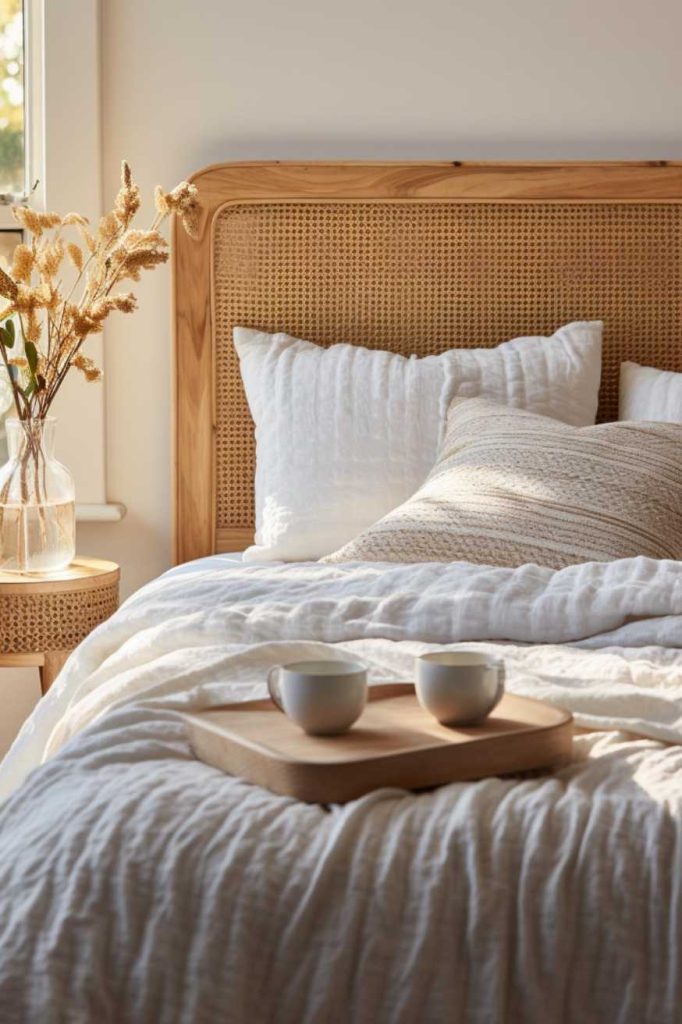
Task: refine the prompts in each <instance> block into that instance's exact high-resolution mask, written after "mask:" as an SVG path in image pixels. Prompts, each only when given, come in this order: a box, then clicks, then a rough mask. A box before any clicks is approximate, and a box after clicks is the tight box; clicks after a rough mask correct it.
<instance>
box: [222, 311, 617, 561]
mask: <svg viewBox="0 0 682 1024" xmlns="http://www.w3.org/2000/svg"><path fill="white" fill-rule="evenodd" d="M601 331H602V324H601V322H600V321H590V322H578V323H572V324H569V325H568V326H567V327H562V328H561V329H560V330H558V331H557V332H556V334H554V335H553V336H552V337H551V338H543V337H526V338H516V339H515V340H513V341H508V342H504V343H503V344H502V345H499V346H498V347H497V348H493V349H451V350H450V351H448V352H444V353H442V354H441V355H438V356H426V357H424V358H417V357H416V356H410V357H409V358H406V357H405V356H401V355H397V354H395V353H391V352H383V351H378V350H372V349H367V348H362V347H360V346H356V345H332V346H331V347H330V348H322V347H320V346H319V345H314V344H312V343H311V342H307V341H300V340H298V339H296V338H291V337H289V336H288V335H286V334H274V335H273V334H265V333H263V332H261V331H255V330H251V329H249V328H246V327H236V328H235V329H234V343H235V347H236V349H237V353H238V355H239V360H240V368H241V374H242V379H243V381H244V387H245V389H246V397H247V399H248V403H249V407H250V409H251V414H252V416H253V419H254V421H255V424H256V537H255V544H254V545H253V546H252V547H250V548H248V549H247V550H246V551H245V552H244V561H247V562H265V561H276V560H280V559H281V560H284V561H296V560H306V559H317V558H319V557H321V556H322V555H325V554H328V553H329V552H331V551H334V550H336V548H339V547H341V546H342V545H343V544H345V543H346V542H347V541H349V540H350V539H351V538H352V537H355V536H356V535H357V534H358V533H359V532H360V531H361V530H364V529H365V528H366V527H367V526H369V525H370V524H371V523H374V522H376V520H377V519H380V518H381V517H382V516H383V515H385V514H386V513H387V512H388V511H390V510H391V509H392V508H395V507H396V505H399V504H401V503H402V502H403V501H405V499H406V498H408V497H409V496H410V495H411V494H412V493H413V492H414V490H415V489H416V488H417V487H418V486H419V485H420V484H421V483H422V481H423V480H424V479H425V478H426V476H427V474H428V473H429V471H430V470H431V468H432V466H433V464H434V462H435V460H436V456H437V453H438V445H439V442H440V439H441V434H442V428H443V424H444V422H445V415H446V412H447V408H448V405H449V404H450V401H451V399H452V398H454V397H455V396H462V397H475V396H477V395H483V396H485V397H487V398H490V399H493V400H495V401H498V402H502V403H505V404H508V405H512V406H516V407H519V408H522V409H528V410H530V411H532V412H537V413H540V414H543V415H547V416H552V417H554V418H556V419H560V420H563V421H564V422H566V423H571V424H573V425H574V426H585V425H589V424H592V423H594V418H595V415H596V412H597V400H598V392H599V383H600V375H601Z"/></svg>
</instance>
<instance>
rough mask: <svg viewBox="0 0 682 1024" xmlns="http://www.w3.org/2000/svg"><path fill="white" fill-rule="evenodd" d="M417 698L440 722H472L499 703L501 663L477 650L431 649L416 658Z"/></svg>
mask: <svg viewBox="0 0 682 1024" xmlns="http://www.w3.org/2000/svg"><path fill="white" fill-rule="evenodd" d="M416 676H417V681H416V691H417V700H418V701H419V703H420V704H421V706H422V707H423V708H424V710H425V711H428V712H430V713H431V714H432V715H433V716H434V718H437V719H438V721H439V722H440V723H441V724H442V725H475V724H476V723H477V722H481V721H482V720H483V719H484V718H485V717H486V716H487V715H489V714H490V712H491V711H492V710H493V708H494V707H496V706H497V704H499V702H500V700H501V699H502V695H503V693H504V679H505V672H504V663H503V662H502V661H497V660H495V659H494V658H490V657H488V655H487V654H481V653H480V651H466V650H459V651H433V652H431V653H430V654H422V655H421V657H419V658H417V659H416Z"/></svg>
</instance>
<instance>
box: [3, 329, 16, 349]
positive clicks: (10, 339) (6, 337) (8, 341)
mask: <svg viewBox="0 0 682 1024" xmlns="http://www.w3.org/2000/svg"><path fill="white" fill-rule="evenodd" d="M0 341H1V342H2V343H3V345H4V346H5V348H12V346H13V345H14V336H13V335H12V334H10V333H9V331H8V330H6V328H4V327H0Z"/></svg>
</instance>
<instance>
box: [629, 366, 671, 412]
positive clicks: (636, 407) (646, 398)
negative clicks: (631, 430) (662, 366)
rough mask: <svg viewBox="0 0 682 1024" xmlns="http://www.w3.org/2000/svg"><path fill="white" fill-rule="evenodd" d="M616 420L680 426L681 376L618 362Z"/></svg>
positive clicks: (651, 367) (648, 367)
mask: <svg viewBox="0 0 682 1024" xmlns="http://www.w3.org/2000/svg"><path fill="white" fill-rule="evenodd" d="M618 419H619V420H649V421H654V422H658V423H682V373H673V372H672V371H671V370H656V369H655V368H654V367H653V366H640V365H639V364H638V363H621V364H620V387H619V391H618Z"/></svg>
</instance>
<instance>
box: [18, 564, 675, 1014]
mask: <svg viewBox="0 0 682 1024" xmlns="http://www.w3.org/2000/svg"><path fill="white" fill-rule="evenodd" d="M681 638H682V565H680V564H678V563H674V562H655V561H652V560H648V559H643V558H642V559H630V560H626V561H622V562H615V563H610V564H588V565H584V566H575V567H571V568H569V569H564V570H561V571H560V572H552V571H550V570H546V569H540V568H538V567H536V566H525V567H523V568H521V569H516V570H511V569H499V568H491V567H485V566H472V565H466V564H454V565H438V564H429V565H417V566H396V565H390V566H389V565H369V564H362V563H360V564H354V565H346V566H321V565H317V564H299V565H279V566H240V565H238V564H235V563H233V562H231V563H228V562H226V561H225V562H223V561H221V560H220V559H212V560H210V562H209V561H199V562H197V563H193V564H191V565H189V566H185V567H183V569H182V571H173V572H171V573H168V574H166V575H165V576H163V577H161V578H159V579H158V580H156V581H154V582H153V583H151V584H149V585H148V586H147V587H146V588H144V589H143V590H142V591H140V592H139V593H138V594H136V595H135V596H134V597H133V598H131V599H130V600H129V601H128V602H126V604H125V605H124V606H123V607H122V608H121V609H120V611H119V612H118V613H117V614H116V615H115V616H114V618H113V619H112V620H110V621H109V623H107V624H105V625H104V626H103V627H100V629H99V630H97V631H95V633H94V634H92V635H91V637H90V638H88V640H87V641H86V642H85V643H84V644H83V645H82V646H81V648H80V649H79V650H78V651H77V652H75V653H74V655H73V656H72V658H71V659H70V660H69V662H68V663H67V666H66V668H65V670H64V672H63V674H62V675H61V677H60V679H59V680H58V682H57V684H56V685H55V687H54V688H53V690H52V691H51V692H50V693H49V694H48V695H47V697H46V698H45V699H44V700H43V701H41V703H40V705H39V707H38V708H37V709H36V712H35V713H34V714H33V716H32V717H31V719H30V720H29V722H28V723H27V725H26V726H25V728H24V729H23V730H22V733H21V734H20V736H19V737H18V739H17V741H16V743H15V745H14V747H13V749H12V751H11V752H10V754H9V755H8V757H7V758H6V759H5V761H4V762H3V765H2V767H0V793H2V794H3V795H5V796H6V797H7V799H6V800H5V803H4V804H3V805H2V806H0V1008H1V1009H0V1020H2V1022H3V1024H5V1021H7V1022H14V1021H33V1020H36V1021H37V1020H40V1021H41V1022H51V1021H62V1020H69V1021H70V1020H74V1021H90V1020H93V1021H94V1020H98V1021H126V1022H128V1021H130V1022H147V1021H154V1022H159V1021H164V1022H165V1021H173V1022H174V1021H182V1022H184V1021H188V1022H199V1024H203V1022H204V1021H206V1022H213V1021H218V1020H225V1021H230V1022H232V1021H234V1022H242V1021H244V1022H252V1021H258V1022H260V1021H264V1022H266V1021H273V1022H278V1024H279V1022H283V1024H288V1022H289V1021H291V1022H304V1021H311V1022H318V1021H324V1022H327V1021H329V1022H337V1021H338V1022H345V1021H350V1022H353V1024H356V1022H358V1024H364V1022H377V1021H378V1022H383V1021H386V1022H390V1024H393V1022H399V1024H400V1022H403V1021H405V1022H411V1021H415V1022H427V1024H428V1022H431V1021H433V1022H440V1021H443V1020H458V1021H476V1022H478V1021H481V1022H483V1021H485V1022H492V1021H505V1022H506V1021H517V1020H518V1021H523V1022H526V1021H529V1022H533V1021H542V1022H546V1021H551V1022H552V1024H553V1022H555V1021H556V1022H557V1024H560V1022H563V1021H566V1022H572V1021H580V1022H588V1024H589V1022H590V1021H595V1022H596V1021H600V1022H601V1021H605V1020H608V1021H609V1022H611V1021H613V1022H623V1024H625V1022H628V1024H629V1022H636V1024H643V1022H648V1021H661V1022H666V1021H672V1020H674V1019H676V1017H675V1014H676V1013H677V1012H678V1007H679V1005H681V1000H682V980H681V979H680V972H679V970H678V964H679V962H680V954H681V952H682V944H681V941H680V928H681V926H682V904H681V901H680V885H682V882H681V881H680V879H682V871H681V870H680V869H682V844H681V824H682V814H681V803H680V802H681V798H682V781H680V780H681V779H682V776H681V775H680V769H681V768H682V715H681V711H682V650H681V647H682V644H681V643H680V640H681ZM462 643H464V644H466V645H467V646H470V645H471V646H475V647H477V648H480V649H484V650H490V651H491V652H493V651H494V652H496V653H497V654H501V655H502V656H503V657H504V658H505V660H506V662H507V668H508V686H509V688H510V689H511V690H512V691H514V692H516V693H520V694H525V695H530V696H537V697H542V698H544V699H546V700H549V701H552V702H554V703H556V704H561V705H563V706H566V707H569V708H570V709H571V710H572V711H573V712H574V715H575V718H576V721H577V723H578V724H580V725H583V726H586V727H589V728H590V729H591V730H593V731H592V732H590V733H589V734H586V735H581V736H579V737H577V739H576V743H575V756H574V760H573V762H572V763H571V764H570V765H567V766H564V767H562V768H561V769H557V770H555V771H553V772H549V773H534V774H532V775H530V776H525V777H521V778H507V779H488V780H484V781H481V782H477V783H466V784H456V785H451V786H445V787H442V788H440V789H438V790H435V791H433V792H430V793H421V794H410V793H405V792H403V791H397V790H381V791H378V792H375V793H373V794H370V795H369V796H367V797H364V798H362V799H361V800H358V801H354V802H353V803H351V804H347V805H345V806H343V807H338V806H331V807H319V806H308V805H305V804H300V803H297V802H296V801H294V800H291V799H288V798H285V797H279V796H274V795H273V794H270V793H268V792H266V791H264V790H261V789H259V788H258V787H255V786H251V785H249V784H247V783H246V782H244V781H242V780H239V779H237V778H232V777H230V776H227V775H224V774H222V773H220V772H218V771H216V770H215V769H213V768H210V767H208V766H206V765H204V764H201V763H200V762H198V761H196V760H195V759H194V757H193V755H192V751H191V749H190V747H189V744H188V742H187V736H186V732H185V728H184V724H183V721H182V718H181V717H180V716H179V715H178V711H181V710H188V709H192V710H196V709H198V708H201V707H208V706H211V705H215V704H220V703H224V702H226V701H230V700H243V699H250V698H252V697H254V696H260V695H263V693H264V682H263V681H264V677H265V672H266V670H267V668H268V667H270V666H271V665H273V664H277V663H281V662H283V661H288V660H293V659H298V658H301V657H308V656H317V655H318V654H319V653H322V654H323V655H324V656H329V657H334V656H339V657H342V656H344V655H346V654H347V653H348V652H352V653H353V655H354V656H357V657H360V658H362V659H363V660H365V661H366V662H367V664H368V665H369V666H370V673H371V679H372V682H374V683H376V684H381V683H382V682H386V681H389V680H395V679H409V678H411V672H412V662H413V658H414V656H415V654H417V653H419V652H421V651H423V650H425V649H427V648H428V647H429V646H431V645H438V646H444V645H447V646H449V645H457V644H462ZM29 773H31V774H30V776H29V777H28V778H27V776H28V775H29Z"/></svg>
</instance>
